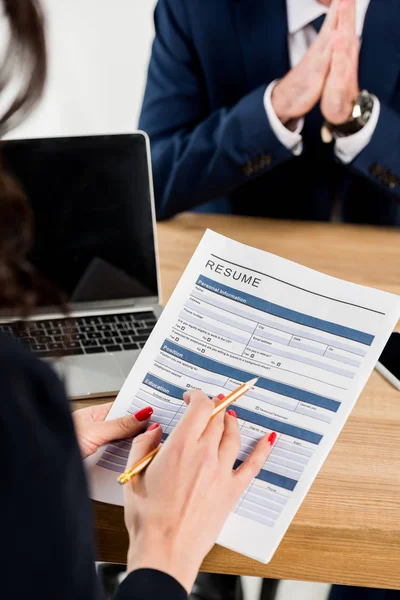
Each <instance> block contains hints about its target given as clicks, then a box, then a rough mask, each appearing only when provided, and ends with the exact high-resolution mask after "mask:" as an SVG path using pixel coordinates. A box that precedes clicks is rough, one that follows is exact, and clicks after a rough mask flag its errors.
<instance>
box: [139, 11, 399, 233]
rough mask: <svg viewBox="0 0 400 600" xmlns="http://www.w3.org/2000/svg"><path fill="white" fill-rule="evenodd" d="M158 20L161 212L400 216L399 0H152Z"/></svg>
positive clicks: (146, 120)
mask: <svg viewBox="0 0 400 600" xmlns="http://www.w3.org/2000/svg"><path fill="white" fill-rule="evenodd" d="M326 14H327V16H326V18H325V21H324V23H323V24H322V21H323V18H324V17H325V15H326ZM155 23H156V37H155V41H154V46H153V52H152V57H151V62H150V66H149V73H148V82H147V88H146V93H145V98H144V104H143V109H142V115H141V118H140V128H141V129H143V130H145V131H147V132H148V133H149V135H150V138H151V142H152V157H153V168H154V179H155V189H156V207H157V216H158V218H159V219H166V218H169V217H172V216H173V215H175V214H176V213H179V212H181V211H184V210H192V209H194V208H195V207H200V208H197V210H199V209H200V210H207V211H211V212H232V213H234V214H243V215H257V216H268V217H276V218H288V219H313V220H330V219H332V218H340V219H343V220H345V221H349V222H356V223H373V224H382V225H399V224H400V7H399V0H159V2H158V5H157V8H156V11H155ZM321 24H322V27H321ZM321 131H322V135H321ZM322 137H323V138H324V141H323V140H322Z"/></svg>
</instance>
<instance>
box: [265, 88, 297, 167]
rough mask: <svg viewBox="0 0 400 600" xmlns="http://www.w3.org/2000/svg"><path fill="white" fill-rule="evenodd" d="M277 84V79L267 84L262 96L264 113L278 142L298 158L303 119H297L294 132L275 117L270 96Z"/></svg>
mask: <svg viewBox="0 0 400 600" xmlns="http://www.w3.org/2000/svg"><path fill="white" fill-rule="evenodd" d="M277 83H278V79H276V80H275V81H273V82H272V83H270V84H269V86H268V87H267V89H266V90H265V94H264V106H265V112H266V113H267V118H268V121H269V124H270V125H271V129H272V131H273V132H274V134H275V135H276V137H277V138H278V140H279V141H280V142H281V144H283V145H284V146H285V148H287V149H288V150H290V151H291V152H292V154H294V155H295V156H299V155H300V154H301V153H302V152H303V138H302V136H301V132H302V130H303V127H304V119H298V121H297V123H296V129H295V130H294V131H292V130H290V129H288V128H287V127H285V126H284V124H283V123H282V122H281V121H280V120H279V119H278V117H277V116H276V112H275V110H274V107H273V106H272V101H271V95H272V90H273V89H274V87H275V86H276V84H277Z"/></svg>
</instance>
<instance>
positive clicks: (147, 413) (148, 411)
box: [134, 406, 153, 421]
mask: <svg viewBox="0 0 400 600" xmlns="http://www.w3.org/2000/svg"><path fill="white" fill-rule="evenodd" d="M152 414H153V409H152V408H151V406H146V408H142V410H139V411H138V412H137V413H135V414H134V417H135V418H136V419H137V420H138V421H146V420H147V419H149V418H150V417H151V415H152Z"/></svg>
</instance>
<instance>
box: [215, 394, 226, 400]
mask: <svg viewBox="0 0 400 600" xmlns="http://www.w3.org/2000/svg"><path fill="white" fill-rule="evenodd" d="M217 398H218V400H223V399H224V398H225V395H224V394H218V396H217Z"/></svg>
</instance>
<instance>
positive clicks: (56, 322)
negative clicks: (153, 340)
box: [0, 132, 161, 398]
mask: <svg viewBox="0 0 400 600" xmlns="http://www.w3.org/2000/svg"><path fill="white" fill-rule="evenodd" d="M3 160H4V163H5V167H6V168H7V169H8V171H9V172H10V173H11V174H13V175H14V176H15V178H16V179H17V180H18V181H19V182H20V184H21V185H22V187H23V189H24V191H25V193H26V195H27V197H28V199H29V203H30V205H31V207H32V210H33V217H34V231H35V240H34V245H33V248H32V250H31V252H30V255H29V261H30V262H31V264H33V265H34V267H35V269H36V270H37V272H38V273H39V274H40V275H41V276H42V277H44V278H45V279H46V280H47V281H49V282H51V283H52V284H54V285H55V286H57V288H58V289H59V290H60V291H62V292H63V293H64V294H65V296H66V298H67V300H68V305H69V307H70V314H69V318H68V319H66V318H65V316H64V315H63V314H61V313H60V310H59V309H55V308H52V307H49V306H39V307H38V308H37V310H36V311H35V313H34V314H33V315H31V316H30V318H29V320H28V321H25V322H16V321H15V320H13V321H10V318H9V316H8V315H4V314H2V315H1V319H0V331H1V332H2V333H6V334H9V335H12V336H14V337H17V338H18V339H19V340H20V341H21V343H23V344H26V346H27V347H28V348H29V349H30V350H31V351H32V352H33V353H35V354H36V355H37V356H38V357H40V358H42V359H44V360H49V361H51V364H52V365H53V366H54V368H55V369H56V370H57V371H58V373H59V374H60V376H61V377H62V378H63V380H64V381H65V384H66V387H67V392H68V394H69V396H70V397H72V398H82V397H86V396H88V395H102V396H104V395H113V394H115V393H116V392H118V391H119V390H120V388H121V386H122V384H123V383H124V381H125V379H126V377H127V376H128V374H129V372H130V370H131V368H132V366H133V364H134V362H135V360H136V359H137V357H138V355H139V353H140V350H141V348H143V346H144V344H145V343H146V340H147V339H148V337H149V335H150V333H151V331H152V329H153V328H154V325H155V324H156V322H157V319H158V317H159V316H160V314H161V307H160V293H159V281H160V280H159V269H158V256H157V247H156V230H155V216H154V199H153V187H152V175H151V160H150V148H149V141H148V138H147V136H146V134H144V133H142V132H137V133H133V134H129V135H102V136H90V137H68V138H51V139H49V138H47V139H35V140H12V141H7V142H4V143H3Z"/></svg>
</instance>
